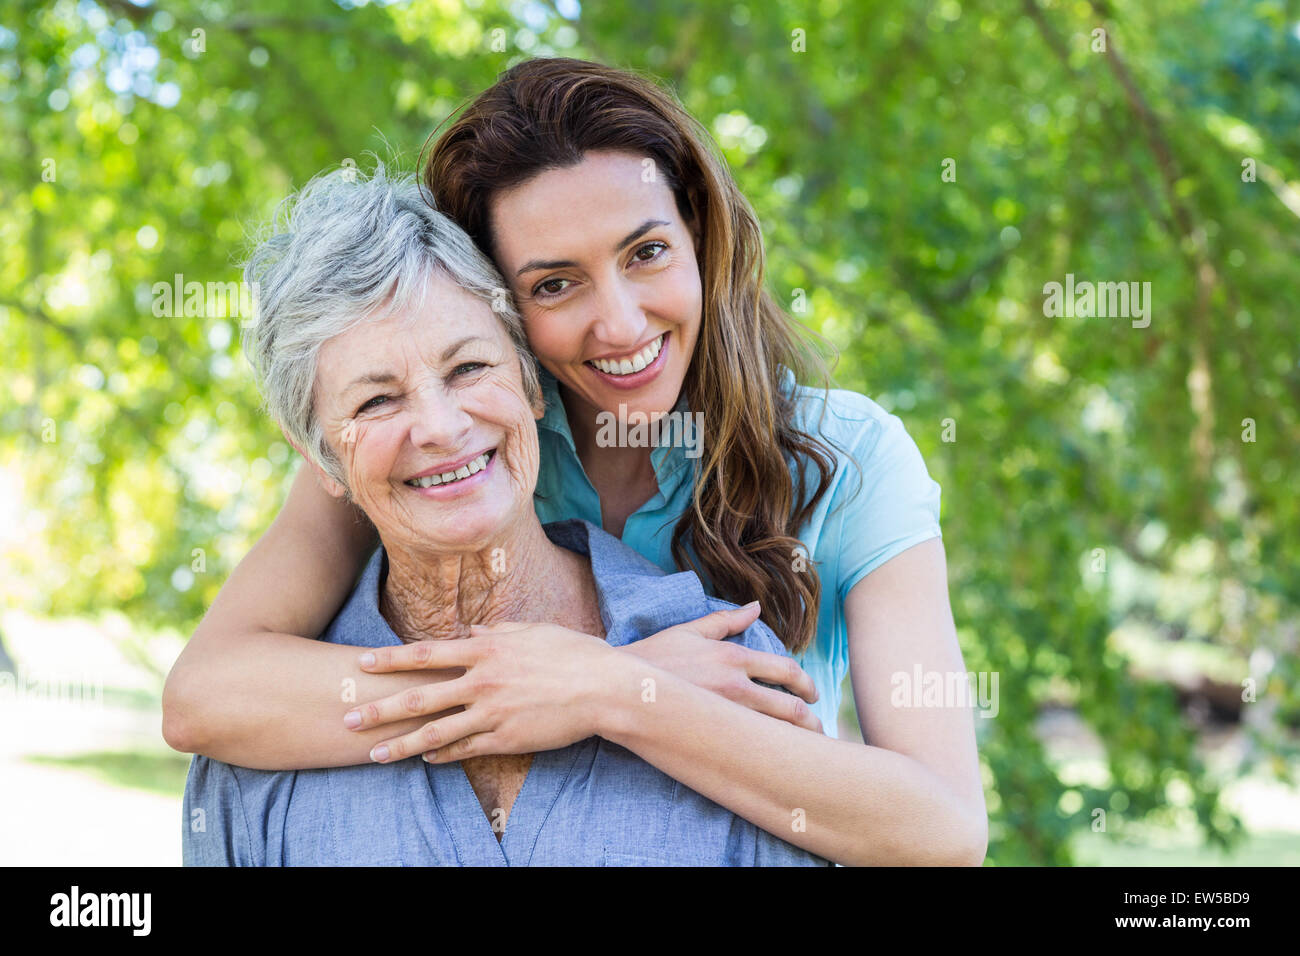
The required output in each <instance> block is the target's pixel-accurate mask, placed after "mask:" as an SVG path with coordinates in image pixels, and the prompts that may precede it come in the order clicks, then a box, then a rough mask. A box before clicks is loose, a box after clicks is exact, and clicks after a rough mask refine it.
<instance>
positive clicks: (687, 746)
mask: <svg viewBox="0 0 1300 956" xmlns="http://www.w3.org/2000/svg"><path fill="white" fill-rule="evenodd" d="M845 610H846V612H847V618H848V627H849V654H850V660H851V673H852V679H853V689H854V700H855V701H856V702H857V705H858V713H859V715H860V716H861V719H862V722H863V725H864V734H865V735H866V738H867V740H868V741H869V742H870V743H869V745H867V746H863V745H862V744H858V743H854V742H850V741H844V740H832V739H830V738H828V737H823V736H821V735H820V734H816V733H813V732H811V731H808V730H805V729H803V728H801V727H797V726H795V725H794V724H792V723H788V722H782V721H777V720H773V719H772V718H770V717H767V716H764V715H763V714H759V713H756V712H754V711H752V710H749V709H748V708H744V707H740V706H738V705H736V704H734V703H732V702H730V701H728V700H725V699H723V698H721V697H719V696H718V695H716V694H711V693H709V692H707V691H703V690H701V689H700V688H698V687H696V686H694V685H693V684H691V683H689V682H688V681H684V680H681V679H679V678H676V677H673V676H672V675H670V674H664V675H663V676H662V677H661V676H659V675H655V676H656V683H657V694H656V700H655V702H654V703H649V704H647V703H643V702H642V701H641V697H640V693H641V680H642V679H643V678H644V676H645V673H644V672H642V673H640V674H638V673H637V672H636V671H635V669H629V668H627V667H626V666H623V667H620V669H619V671H618V672H617V673H618V674H619V675H621V676H619V677H616V681H617V683H616V684H615V685H614V687H613V688H612V692H611V693H610V695H609V698H608V703H607V704H606V706H604V707H603V708H601V711H600V712H601V713H602V714H604V715H606V716H605V719H606V720H607V721H608V723H607V724H605V725H604V726H603V727H602V730H601V735H602V736H604V737H606V738H607V739H610V740H613V741H614V742H615V743H618V744H621V745H622V746H625V747H627V748H628V749H630V750H632V751H634V752H635V753H637V754H638V755H639V756H641V757H642V758H643V759H645V760H646V761H648V762H649V763H652V764H654V765H655V766H656V767H658V768H659V769H660V770H662V771H663V772H664V773H666V774H668V775H669V776H672V777H675V778H676V779H678V780H680V781H681V782H682V783H685V784H686V785H687V786H689V787H691V788H692V789H694V790H696V791H698V792H699V793H702V794H704V795H705V796H707V797H709V798H710V799H712V800H714V801H715V802H717V803H720V804H722V805H723V806H725V807H727V808H728V809H729V810H731V811H732V812H733V813H735V814H737V815H738V816H741V817H744V818H745V819H747V820H749V821H751V822H752V823H754V824H755V825H757V826H760V827H762V828H763V829H765V830H767V831H768V832H770V833H773V834H775V835H777V836H780V837H782V838H783V839H785V840H787V841H788V842H790V843H793V844H795V845H797V846H799V847H802V848H804V849H807V850H810V851H812V852H814V853H817V854H819V855H821V856H824V857H826V858H828V859H831V860H834V861H836V862H839V863H845V864H850V865H865V864H885V865H900V864H908V865H910V864H919V865H945V864H969V865H978V864H979V863H980V862H981V861H982V860H983V859H984V853H985V848H986V845H987V840H988V823H987V811H986V808H985V804H984V791H983V786H982V784H981V782H980V774H979V760H978V756H977V753H976V748H975V733H974V725H973V716H972V713H971V708H970V706H969V703H968V702H963V701H948V700H945V701H943V702H942V703H940V704H939V705H937V706H911V707H901V706H894V704H893V698H894V696H895V695H894V693H893V691H894V684H895V681H894V675H896V674H900V673H905V674H907V675H908V677H909V678H911V677H912V675H913V673H914V668H915V667H917V666H918V665H919V667H920V669H921V671H922V672H924V673H926V674H930V673H938V674H943V675H947V674H949V673H961V674H962V675H963V683H964V675H965V668H964V666H963V663H962V657H961V650H960V648H959V647H958V645H957V636H956V632H955V629H954V627H953V622H952V611H951V610H950V607H949V603H948V587H947V569H946V565H945V561H944V555H943V546H942V544H941V543H940V541H939V540H938V539H934V540H931V541H926V542H924V543H922V544H919V545H916V546H915V547H913V548H910V549H909V550H907V551H905V552H903V553H902V554H900V555H899V556H897V557H896V558H894V559H892V560H890V561H887V562H886V563H885V564H883V565H881V567H879V568H877V569H876V570H875V571H873V572H872V573H871V574H869V575H867V577H866V578H864V579H863V580H862V581H860V582H859V583H858V584H857V585H856V586H855V587H854V588H853V590H852V592H850V594H849V599H848V602H847V607H846V609H845ZM626 663H627V662H626V659H623V664H624V665H626ZM789 704H790V707H791V708H792V709H797V708H800V707H801V706H802V703H801V702H800V701H799V700H798V699H797V698H794V697H790V698H789ZM448 749H449V750H454V749H455V747H454V746H453V747H450V748H448ZM800 827H803V828H804V829H800Z"/></svg>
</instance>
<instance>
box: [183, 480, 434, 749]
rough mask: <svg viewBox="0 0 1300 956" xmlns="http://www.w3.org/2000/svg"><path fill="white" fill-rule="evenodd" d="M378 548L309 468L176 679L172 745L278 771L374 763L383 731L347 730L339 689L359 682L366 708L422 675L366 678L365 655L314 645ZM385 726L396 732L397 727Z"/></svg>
mask: <svg viewBox="0 0 1300 956" xmlns="http://www.w3.org/2000/svg"><path fill="white" fill-rule="evenodd" d="M375 543H376V537H375V532H374V529H373V528H372V527H371V526H370V524H369V522H367V521H366V520H365V518H364V516H362V515H361V513H360V512H359V511H357V510H356V509H355V508H354V507H353V506H352V505H350V504H347V503H345V502H343V501H340V500H339V499H336V498H334V497H332V496H331V495H329V494H327V493H326V492H325V491H324V490H323V489H322V488H321V487H320V486H319V485H318V484H317V482H316V481H315V479H314V477H313V476H312V474H311V473H310V470H309V469H306V468H303V469H301V470H300V471H299V473H298V476H297V478H296V479H295V481H294V484H293V489H292V491H291V492H290V494H289V500H288V501H287V502H286V504H285V507H284V510H283V511H281V513H280V515H279V517H277V518H276V520H275V522H274V524H272V526H271V528H270V530H268V531H267V532H266V534H265V535H263V537H262V539H261V540H260V541H259V542H258V543H257V545H256V546H255V547H254V548H253V550H252V551H250V552H249V553H248V555H247V556H246V557H245V558H244V559H243V560H242V561H241V562H240V563H239V566H238V567H237V568H235V570H234V571H233V572H232V573H231V575H230V578H229V579H228V580H227V581H226V583H225V585H224V586H223V587H222V588H221V592H220V593H219V594H218V595H217V598H216V600H215V601H214V602H213V604H212V607H211V608H209V609H208V613H207V614H206V615H205V616H204V618H203V621H202V622H201V623H200V624H199V627H198V630H197V631H195V633H194V636H193V637H192V638H190V641H189V643H188V644H187V645H186V647H185V649H184V651H183V652H182V653H181V655H180V657H179V658H178V659H177V661H176V663H175V665H174V666H173V667H172V670H171V673H170V674H169V675H168V676H167V682H166V685H165V687H164V689H163V737H164V738H165V739H166V741H167V743H168V744H169V745H170V746H172V747H173V748H175V749H177V750H181V751H185V752H191V753H203V754H206V755H207V756H210V757H215V758H217V759H219V760H224V761H227V762H229V763H234V764H238V765H240V766H245V767H257V768H262V769H270V770H278V769H295V768H303V767H309V766H343V765H348V764H352V763H361V762H364V761H366V760H367V755H368V753H369V748H370V747H371V746H373V744H374V743H377V742H378V741H379V740H380V739H383V735H382V734H381V733H371V734H365V733H354V732H352V731H348V730H347V729H346V728H344V726H343V724H342V717H343V713H344V712H345V710H346V709H347V705H346V704H345V702H344V701H342V700H341V699H340V694H339V687H340V681H341V680H346V679H348V678H351V679H353V680H355V682H356V683H355V685H353V686H354V687H355V692H356V696H355V700H362V701H364V700H368V699H373V698H374V697H380V696H383V695H384V694H389V693H393V692H395V691H398V690H401V689H403V687H404V686H407V685H410V684H414V683H415V682H416V681H417V680H419V679H420V677H419V675H418V674H416V675H369V674H365V673H364V672H362V671H361V670H360V669H359V668H358V666H357V649H356V648H350V647H345V646H342V645H334V644H326V643H323V642H320V641H317V640H315V638H317V637H319V636H320V634H321V633H322V632H323V631H324V630H325V628H326V626H327V625H328V624H329V622H330V621H331V620H332V619H333V617H334V615H335V614H336V613H337V612H338V609H339V608H340V607H341V606H342V605H343V603H344V601H345V600H346V599H347V596H348V594H349V593H350V592H351V590H352V587H353V586H354V584H355V582H356V579H357V576H358V575H359V574H360V571H361V569H362V567H363V566H364V564H365V561H366V557H367V556H368V554H369V553H370V552H371V551H372V550H373V549H374V546H375ZM299 635H307V636H309V637H310V638H312V639H310V640H309V639H307V637H303V636H299ZM393 678H396V680H394V679H393ZM268 728H274V733H268ZM380 730H381V731H387V733H388V734H389V735H391V733H392V730H393V727H392V726H391V725H390V726H389V727H388V728H380Z"/></svg>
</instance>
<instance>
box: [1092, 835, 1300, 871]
mask: <svg viewBox="0 0 1300 956" xmlns="http://www.w3.org/2000/svg"><path fill="white" fill-rule="evenodd" d="M1148 839H1149V842H1142V843H1138V842H1131V841H1129V840H1125V839H1121V838H1119V837H1115V836H1108V835H1107V834H1104V833H1091V832H1089V833H1082V834H1080V835H1079V836H1078V837H1076V838H1075V839H1074V840H1072V841H1071V847H1072V849H1073V850H1074V853H1075V860H1076V861H1077V862H1078V864H1079V865H1080V866H1300V833H1250V834H1248V835H1247V836H1245V837H1243V838H1242V840H1241V842H1240V843H1239V844H1237V846H1235V847H1233V849H1232V850H1231V851H1230V852H1228V853H1223V852H1221V851H1219V850H1217V849H1215V848H1213V847H1207V846H1205V845H1203V844H1201V843H1200V842H1198V841H1197V839H1196V835H1195V834H1194V833H1190V834H1181V833H1176V832H1165V831H1158V832H1152V833H1151V834H1149V836H1148Z"/></svg>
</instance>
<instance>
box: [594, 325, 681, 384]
mask: <svg viewBox="0 0 1300 956" xmlns="http://www.w3.org/2000/svg"><path fill="white" fill-rule="evenodd" d="M667 335H668V333H667V332H663V333H661V334H660V336H659V338H657V339H655V340H654V341H653V342H651V343H650V344H649V345H647V346H646V347H645V348H643V349H641V351H639V352H636V353H635V354H633V355H629V356H627V357H626V358H621V359H589V360H588V361H587V362H586V364H587V365H590V366H591V367H592V368H594V369H596V370H597V371H600V372H604V373H605V374H606V375H632V374H633V373H635V372H640V371H642V370H643V369H645V368H647V367H648V366H650V365H651V364H653V363H654V360H655V359H657V358H658V357H659V352H660V351H661V350H662V349H663V347H664V337H665V336H667Z"/></svg>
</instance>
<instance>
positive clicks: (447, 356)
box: [343, 335, 488, 395]
mask: <svg viewBox="0 0 1300 956" xmlns="http://www.w3.org/2000/svg"><path fill="white" fill-rule="evenodd" d="M486 341H488V340H487V339H485V338H484V337H483V336H481V335H467V336H465V337H464V338H461V339H457V340H456V341H455V342H452V343H451V345H449V346H447V349H446V350H445V351H444V352H443V353H442V357H441V358H440V361H443V362H447V361H450V360H451V357H452V356H453V355H455V354H456V353H457V352H459V351H460V350H461V349H462V348H464V347H465V346H466V345H468V344H469V343H470V342H486ZM398 381H400V379H399V377H398V376H397V375H396V374H395V373H393V372H367V373H366V374H365V375H359V376H357V377H356V378H354V379H353V380H352V381H351V382H349V383H348V385H347V387H346V388H344V389H343V393H344V394H345V395H346V394H347V393H348V392H350V391H352V389H354V388H356V387H357V386H358V385H393V384H395V383H396V382H398Z"/></svg>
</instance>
